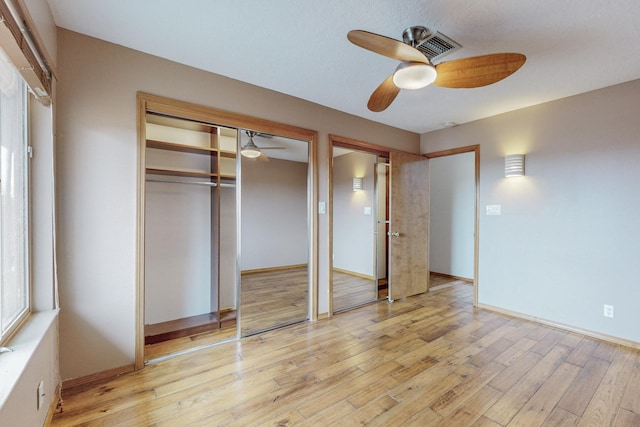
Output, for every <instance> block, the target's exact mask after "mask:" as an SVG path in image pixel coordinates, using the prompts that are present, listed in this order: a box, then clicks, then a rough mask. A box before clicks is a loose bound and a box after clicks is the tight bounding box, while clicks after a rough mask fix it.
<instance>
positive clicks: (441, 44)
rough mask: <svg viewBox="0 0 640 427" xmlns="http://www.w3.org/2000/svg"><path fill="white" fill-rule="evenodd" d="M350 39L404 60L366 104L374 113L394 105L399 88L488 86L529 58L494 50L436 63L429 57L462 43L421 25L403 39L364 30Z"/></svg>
mask: <svg viewBox="0 0 640 427" xmlns="http://www.w3.org/2000/svg"><path fill="white" fill-rule="evenodd" d="M347 38H348V39H349V41H350V42H351V43H353V44H355V45H356V46H360V47H362V48H364V49H367V50H370V51H372V52H375V53H378V54H380V55H384V56H386V57H389V58H392V59H397V60H399V61H402V62H401V63H400V64H399V65H398V67H397V68H396V70H395V71H394V73H393V74H392V75H390V76H389V77H387V78H386V79H385V80H384V81H383V82H382V83H381V84H380V86H378V87H377V88H376V90H374V91H373V93H372V94H371V97H370V98H369V102H368V103H367V107H368V108H369V110H371V111H375V112H380V111H384V110H385V109H386V108H387V107H388V106H389V105H391V103H392V102H393V100H394V99H395V98H396V96H397V95H398V93H400V89H420V88H423V87H425V86H427V85H430V84H431V83H433V84H435V85H437V86H441V87H448V88H475V87H482V86H487V85H490V84H493V83H496V82H499V81H500V80H502V79H504V78H506V77H509V76H510V75H511V74H513V73H515V72H516V71H517V70H518V69H519V68H520V67H522V65H523V64H524V62H525V61H526V59H527V58H526V57H525V56H524V55H522V54H520V53H494V54H490V55H482V56H474V57H471V58H463V59H456V60H453V61H449V62H441V63H439V64H437V65H433V64H432V63H431V61H430V59H433V58H440V57H442V56H444V54H446V53H451V52H452V51H453V50H456V49H457V48H460V47H461V46H460V45H459V44H457V43H456V42H454V41H453V40H451V39H449V38H448V37H446V36H444V35H442V34H440V33H435V35H432V34H431V32H430V31H429V30H428V29H427V28H425V27H421V26H416V27H409V28H407V29H406V30H404V32H403V33H402V39H403V41H402V42H401V41H398V40H395V39H392V38H389V37H385V36H381V35H379V34H375V33H370V32H368V31H364V30H352V31H349V33H348V34H347Z"/></svg>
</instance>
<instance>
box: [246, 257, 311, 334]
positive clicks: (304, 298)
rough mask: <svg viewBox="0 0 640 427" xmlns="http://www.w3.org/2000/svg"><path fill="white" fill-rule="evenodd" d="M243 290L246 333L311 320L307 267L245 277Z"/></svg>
mask: <svg viewBox="0 0 640 427" xmlns="http://www.w3.org/2000/svg"><path fill="white" fill-rule="evenodd" d="M240 289H241V293H240V301H241V305H240V319H241V320H240V321H241V323H242V332H243V334H246V333H253V332H256V331H260V330H264V329H268V328H272V327H274V326H277V325H281V324H285V323H290V322H295V321H300V320H306V319H307V318H308V315H307V311H308V306H309V279H308V276H307V268H306V267H305V268H289V269H286V270H280V271H268V272H262V273H252V274H243V275H242V283H241V286H240Z"/></svg>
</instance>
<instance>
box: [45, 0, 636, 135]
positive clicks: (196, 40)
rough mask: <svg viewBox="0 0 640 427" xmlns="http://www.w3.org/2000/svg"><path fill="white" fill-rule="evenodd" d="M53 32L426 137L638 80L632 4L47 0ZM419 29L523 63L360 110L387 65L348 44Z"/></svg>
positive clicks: (610, 0) (618, 0) (469, 52)
mask: <svg viewBox="0 0 640 427" xmlns="http://www.w3.org/2000/svg"><path fill="white" fill-rule="evenodd" d="M48 1H49V4H50V5H51V9H52V12H53V15H54V18H55V20H56V23H57V25H58V26H60V27H63V28H67V29H69V30H72V31H76V32H79V33H83V34H87V35H90V36H93V37H97V38H99V39H103V40H107V41H110V42H113V43H117V44H120V45H123V46H127V47H130V48H133V49H137V50H140V51H143V52H147V53H150V54H153V55H157V56H160V57H164V58H167V59H170V60H173V61H176V62H180V63H183V64H188V65H191V66H194V67H197V68H201V69H204V70H208V71H211V72H213V73H217V74H221V75H224V76H228V77H231V78H234V79H238V80H241V81H244V82H248V83H252V84H254V85H258V86H262V87H265V88H269V89H273V90H276V91H278V92H282V93H286V94H289V95H293V96H296V97H298V98H302V99H306V100H309V101H312V102H315V103H318V104H322V105H325V106H328V107H331V108H335V109H337V110H340V111H344V112H347V113H351V114H354V115H357V116H360V117H365V118H367V119H371V120H374V121H377V122H380V123H385V124H388V125H391V126H396V127H398V128H402V129H406V130H410V131H414V132H418V133H424V132H427V131H431V130H434V129H440V128H442V127H443V123H444V122H456V123H459V124H461V123H465V122H469V121H473V120H477V119H481V118H484V117H488V116H492V115H495V114H500V113H503V112H506V111H510V110H514V109H518V108H523V107H527V106H530V105H535V104H539V103H542V102H546V101H550V100H553V99H558V98H563V97H566V96H570V95H575V94H578V93H583V92H587V91H590V90H594V89H598V88H602V87H606V86H611V85H614V84H617V83H622V82H625V81H630V80H634V79H638V78H640V54H639V53H640V1H639V0H560V1H558V0H483V1H473V0H402V1H398V0H350V1H349V0H322V1H320V0H317V1H316V0H272V1H264V0H242V1H239V0H216V1H211V0H181V1H175V0H133V1H132V0H109V1H105V0H82V1H78V0H48ZM412 25H423V26H426V27H428V28H429V29H430V30H432V31H433V32H435V31H440V32H441V33H443V34H445V35H447V36H448V37H450V38H452V39H454V40H455V41H457V42H459V43H460V44H462V46H463V48H462V49H460V50H459V51H457V52H454V53H453V54H451V55H449V56H447V57H446V58H444V60H451V59H457V58H464V57H469V56H476V55H484V54H489V53H496V52H520V53H523V54H525V55H526V56H527V62H526V63H525V65H524V66H523V67H522V68H521V69H520V70H519V71H518V72H516V73H515V74H514V75H512V76H511V77H509V78H507V79H505V80H503V81H501V82H499V83H497V84H494V85H492V86H488V87H484V88H477V89H446V88H440V87H436V86H429V87H426V88H424V89H420V90H417V91H406V90H405V91H402V92H401V93H400V95H399V96H398V98H397V99H396V100H395V101H394V103H393V104H392V105H391V106H390V107H389V108H388V109H387V110H386V111H384V112H381V113H373V112H371V111H369V110H367V107H366V104H367V100H368V99H369V95H370V94H371V92H372V91H373V90H374V89H375V88H376V87H377V86H378V84H379V83H380V82H381V81H382V80H383V79H384V78H386V77H387V76H388V75H390V74H391V73H392V72H393V70H394V69H395V66H396V64H397V63H396V61H394V60H391V59H388V58H385V57H383V56H380V55H376V54H374V53H372V52H369V51H366V50H363V49H361V48H358V47H356V46H354V45H352V44H351V43H350V42H349V41H348V40H347V37H346V35H347V32H348V31H349V30H352V29H363V30H367V31H371V32H375V33H378V34H382V35H385V36H388V37H393V38H396V39H401V38H402V30H403V29H404V28H406V27H409V26H412Z"/></svg>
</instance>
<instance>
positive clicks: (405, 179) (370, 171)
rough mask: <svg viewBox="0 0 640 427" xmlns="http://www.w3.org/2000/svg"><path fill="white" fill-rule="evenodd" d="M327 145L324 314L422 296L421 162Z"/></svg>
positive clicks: (369, 148)
mask: <svg viewBox="0 0 640 427" xmlns="http://www.w3.org/2000/svg"><path fill="white" fill-rule="evenodd" d="M330 142H331V143H330V147H329V148H330V150H331V151H330V158H331V159H332V161H331V162H330V167H329V176H330V179H329V181H330V185H329V214H330V218H329V230H330V231H329V236H330V239H329V251H330V252H329V253H330V268H329V277H330V279H329V314H330V315H333V314H334V313H337V312H340V311H343V310H346V309H350V308H354V307H357V306H360V305H362V304H367V303H370V302H374V301H377V300H378V298H379V297H384V296H386V297H387V298H388V299H389V301H391V302H392V301H393V300H394V299H396V298H404V297H407V296H410V295H415V294H418V293H422V292H426V291H427V289H428V280H429V274H428V271H429V269H428V261H429V260H428V203H429V200H428V185H429V183H428V159H426V158H424V157H422V156H418V155H415V154H411V153H405V152H400V151H396V150H391V149H389V148H388V147H382V146H377V145H373V144H369V143H366V142H361V141H356V140H352V139H349V138H344V137H339V136H335V135H330ZM352 186H353V188H352ZM394 210H395V216H394V214H393V212H394ZM412 218H417V219H418V220H417V221H414V220H412ZM345 282H346V283H345ZM343 289H346V290H347V291H344V290H343Z"/></svg>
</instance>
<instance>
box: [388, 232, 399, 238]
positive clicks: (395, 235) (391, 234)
mask: <svg viewBox="0 0 640 427" xmlns="http://www.w3.org/2000/svg"><path fill="white" fill-rule="evenodd" d="M388 234H389V236H391V237H400V233H398V232H397V231H390V232H389V233H388Z"/></svg>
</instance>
